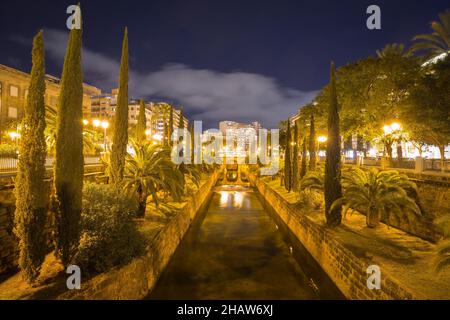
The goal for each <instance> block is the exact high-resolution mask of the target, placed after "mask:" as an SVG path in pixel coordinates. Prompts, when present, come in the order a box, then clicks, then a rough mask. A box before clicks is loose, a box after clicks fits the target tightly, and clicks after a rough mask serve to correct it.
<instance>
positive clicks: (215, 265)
mask: <svg viewBox="0 0 450 320" xmlns="http://www.w3.org/2000/svg"><path fill="white" fill-rule="evenodd" d="M147 298H148V299H343V295H342V294H341V293H340V292H339V290H338V289H337V287H336V286H335V285H334V283H333V282H332V281H331V280H330V279H329V278H328V276H327V275H326V274H325V272H323V270H322V269H321V268H320V266H319V265H318V264H317V263H316V262H315V260H314V259H313V258H312V257H311V256H310V255H309V254H308V252H307V251H306V250H305V248H304V247H303V246H302V245H301V243H300V242H299V241H298V240H297V239H296V238H295V236H294V235H293V234H292V233H291V232H290V231H289V230H288V229H287V228H286V227H285V225H284V224H283V223H282V222H281V221H279V218H278V217H277V216H275V215H274V214H273V213H272V212H271V209H270V208H269V207H268V206H264V204H263V200H262V198H261V197H260V196H259V194H258V193H257V192H256V191H254V190H253V189H251V188H247V187H238V186H221V187H216V188H215V190H214V192H213V195H212V197H211V199H210V201H209V203H208V205H207V206H206V207H205V209H204V210H203V211H202V212H201V213H200V215H199V216H198V218H197V219H196V220H195V221H194V222H193V223H192V225H191V227H190V228H189V230H188V231H187V233H186V235H185V237H184V238H183V240H182V242H181V243H180V245H179V247H178V248H177V250H176V251H175V253H174V255H173V257H172V259H171V260H170V262H169V264H168V265H167V268H166V269H165V270H164V272H163V274H162V275H161V277H160V279H159V281H158V283H157V284H156V286H155V288H154V290H153V291H152V293H151V294H150V295H149V296H148V297H147Z"/></svg>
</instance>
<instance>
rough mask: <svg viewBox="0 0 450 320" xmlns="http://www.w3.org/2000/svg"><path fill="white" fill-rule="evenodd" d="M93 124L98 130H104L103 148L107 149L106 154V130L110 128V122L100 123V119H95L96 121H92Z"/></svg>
mask: <svg viewBox="0 0 450 320" xmlns="http://www.w3.org/2000/svg"><path fill="white" fill-rule="evenodd" d="M92 124H93V125H94V127H96V128H98V127H102V128H103V148H104V149H105V152H106V129H108V127H109V122H108V121H100V120H98V119H95V120H94V121H92Z"/></svg>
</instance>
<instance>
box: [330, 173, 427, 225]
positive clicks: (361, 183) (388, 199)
mask: <svg viewBox="0 0 450 320" xmlns="http://www.w3.org/2000/svg"><path fill="white" fill-rule="evenodd" d="M342 183H343V187H344V194H343V197H341V198H339V199H337V200H336V201H335V202H334V203H333V206H336V207H337V206H344V212H343V213H344V215H345V214H346V213H347V212H349V211H350V212H352V211H357V212H360V213H362V214H364V215H365V216H366V223H367V226H368V227H369V228H374V227H377V226H378V225H379V223H380V219H381V217H383V216H387V215H389V214H401V213H403V212H407V213H408V212H412V213H414V214H421V210H420V208H419V206H418V205H417V203H416V201H415V200H414V198H413V197H412V196H410V195H408V193H410V194H411V193H413V192H414V193H417V186H416V185H415V184H414V183H413V182H412V181H410V180H409V179H408V177H407V176H405V175H402V174H399V173H398V172H397V171H394V170H389V171H379V170H377V169H374V168H371V169H366V170H363V169H360V168H353V169H352V170H350V171H347V172H346V173H345V174H344V175H343V177H342Z"/></svg>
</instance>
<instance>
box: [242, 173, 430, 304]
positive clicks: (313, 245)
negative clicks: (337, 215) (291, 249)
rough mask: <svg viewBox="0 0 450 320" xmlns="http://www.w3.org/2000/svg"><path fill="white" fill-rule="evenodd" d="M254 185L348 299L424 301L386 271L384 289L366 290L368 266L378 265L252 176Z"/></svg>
mask: <svg viewBox="0 0 450 320" xmlns="http://www.w3.org/2000/svg"><path fill="white" fill-rule="evenodd" d="M250 179H251V183H252V184H253V185H254V186H255V187H256V188H257V189H258V191H259V192H260V193H261V195H262V196H263V197H264V198H265V200H266V202H267V203H269V204H270V205H271V206H272V208H273V209H274V211H275V212H276V213H277V214H278V215H279V217H280V218H281V219H282V220H283V221H284V223H285V224H286V225H287V227H288V228H289V229H290V230H291V231H292V232H293V234H294V235H295V236H296V237H297V238H298V240H299V241H300V242H301V243H302V244H303V246H304V247H305V248H306V249H307V250H308V252H309V253H310V254H311V255H312V256H313V258H314V259H315V260H316V261H317V262H318V263H319V264H320V266H321V267H322V269H323V270H324V271H325V272H326V273H327V274H328V276H329V277H330V278H331V280H332V281H333V282H334V283H335V284H336V286H337V287H338V288H339V289H340V290H341V292H342V293H343V294H344V295H345V297H346V298H347V299H355V300H356V299H363V300H367V299H370V300H372V299H373V300H375V299H396V300H404V299H421V298H422V297H418V296H415V295H414V294H413V293H411V292H410V291H408V290H407V289H406V288H403V287H402V285H401V284H399V283H398V282H397V281H395V280H394V279H393V278H392V277H391V276H389V275H388V274H386V273H385V272H384V273H383V274H382V277H381V289H380V290H369V289H368V288H367V277H368V275H367V273H366V270H367V267H368V266H369V265H371V264H376V263H373V262H372V261H370V260H369V259H364V260H363V259H361V258H358V257H356V256H355V255H354V254H353V253H352V252H351V251H350V250H349V249H347V248H345V247H344V246H343V244H342V243H340V242H339V241H338V240H336V239H334V238H333V236H332V235H331V234H330V232H329V231H328V230H327V229H326V228H325V227H324V226H322V225H319V224H317V223H315V222H313V221H312V220H311V219H310V218H308V217H307V216H305V215H301V214H298V212H297V210H296V209H295V208H294V207H293V206H292V205H290V204H289V203H288V202H287V201H286V200H285V199H284V198H283V197H282V196H281V195H279V194H278V193H276V192H275V191H274V190H273V189H271V188H270V187H269V186H268V185H267V184H266V183H265V182H263V181H262V180H260V179H259V178H257V177H255V176H253V175H251V176H250Z"/></svg>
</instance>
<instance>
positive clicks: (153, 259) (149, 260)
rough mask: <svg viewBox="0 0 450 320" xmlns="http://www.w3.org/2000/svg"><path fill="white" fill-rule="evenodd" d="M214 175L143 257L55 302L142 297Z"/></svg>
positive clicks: (202, 201) (200, 203) (206, 194)
mask: <svg viewBox="0 0 450 320" xmlns="http://www.w3.org/2000/svg"><path fill="white" fill-rule="evenodd" d="M218 176H219V172H217V171H216V172H215V173H213V174H212V175H211V177H210V179H209V180H208V181H207V182H206V183H204V184H203V185H202V186H201V188H200V190H199V191H198V192H197V194H196V195H194V196H192V198H191V199H190V200H189V201H188V203H187V204H186V206H185V207H184V208H183V210H182V211H181V212H180V213H179V214H177V215H176V216H175V217H173V218H172V219H171V220H170V221H169V222H168V223H167V225H165V226H164V227H163V228H162V229H161V231H160V232H159V233H158V235H157V236H156V237H155V238H154V240H153V241H152V242H151V244H150V246H149V248H148V250H147V253H146V254H145V255H144V256H143V257H139V258H135V259H133V261H131V262H130V263H129V264H127V265H125V266H122V267H118V268H113V269H112V270H110V271H108V272H105V273H102V274H100V275H98V276H95V277H94V278H92V279H90V280H89V281H87V282H86V283H83V282H82V285H81V290H72V291H68V292H67V293H65V294H63V295H61V296H60V297H59V299H76V300H84V299H86V300H118V299H121V300H130V299H142V298H144V297H146V296H147V295H148V294H149V293H150V292H151V290H152V289H153V287H154V286H155V284H156V282H157V280H158V278H159V276H160V275H161V273H162V271H163V270H164V268H165V267H166V266H167V264H168V262H169V260H170V258H171V257H172V255H173V254H174V252H175V250H176V249H177V247H178V245H179V244H180V242H181V240H182V239H183V236H184V234H185V233H186V231H187V230H188V228H189V226H190V224H191V221H192V220H193V219H194V218H195V216H196V214H197V213H198V212H199V211H200V210H201V208H202V206H203V205H204V204H206V202H207V200H208V198H209V196H210V195H211V192H212V188H213V187H214V186H215V184H216V182H217V178H218Z"/></svg>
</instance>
